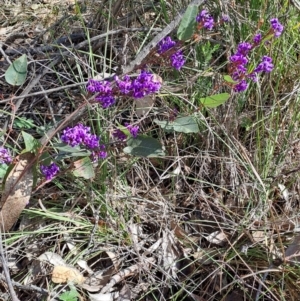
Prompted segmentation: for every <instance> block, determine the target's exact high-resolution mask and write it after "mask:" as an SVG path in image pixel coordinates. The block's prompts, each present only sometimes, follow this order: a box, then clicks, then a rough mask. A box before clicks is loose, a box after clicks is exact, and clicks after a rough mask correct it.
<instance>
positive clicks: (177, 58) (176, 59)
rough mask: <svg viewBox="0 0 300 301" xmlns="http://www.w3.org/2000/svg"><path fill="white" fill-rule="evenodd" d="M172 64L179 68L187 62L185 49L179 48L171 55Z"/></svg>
mask: <svg viewBox="0 0 300 301" xmlns="http://www.w3.org/2000/svg"><path fill="white" fill-rule="evenodd" d="M170 60H171V65H172V67H174V68H175V69H177V70H179V69H181V67H182V66H183V65H184V63H185V59H184V57H183V51H181V50H179V51H177V52H175V53H174V54H172V55H171V57H170Z"/></svg>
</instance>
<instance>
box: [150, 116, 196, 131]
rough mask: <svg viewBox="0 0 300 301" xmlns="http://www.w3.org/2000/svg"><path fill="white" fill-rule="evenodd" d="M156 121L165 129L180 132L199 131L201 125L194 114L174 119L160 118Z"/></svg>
mask: <svg viewBox="0 0 300 301" xmlns="http://www.w3.org/2000/svg"><path fill="white" fill-rule="evenodd" d="M154 122H155V123H156V124H158V125H159V126H160V127H161V128H162V129H164V130H165V131H175V132H179V133H198V132H199V126H198V123H197V121H196V120H195V118H194V117H193V116H186V117H179V118H176V119H175V120H174V121H168V120H167V121H166V120H158V119H155V120H154Z"/></svg>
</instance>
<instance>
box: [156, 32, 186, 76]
mask: <svg viewBox="0 0 300 301" xmlns="http://www.w3.org/2000/svg"><path fill="white" fill-rule="evenodd" d="M174 46H176V42H175V41H173V40H172V39H171V37H169V36H167V37H165V38H164V39H162V40H161V41H160V42H159V43H158V44H157V48H158V49H157V52H158V53H159V54H163V53H165V52H167V51H168V50H169V49H171V48H173V47H174ZM170 62H171V66H172V67H174V68H175V69H177V70H180V69H181V67H182V66H183V65H184V63H185V59H184V56H183V51H182V50H178V51H176V52H175V53H173V54H171V55H170Z"/></svg>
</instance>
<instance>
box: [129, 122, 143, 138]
mask: <svg viewBox="0 0 300 301" xmlns="http://www.w3.org/2000/svg"><path fill="white" fill-rule="evenodd" d="M125 125H126V128H127V130H128V131H129V133H130V135H131V136H132V137H133V138H136V137H137V135H138V133H139V129H140V127H139V126H138V125H130V124H128V123H127V124H125Z"/></svg>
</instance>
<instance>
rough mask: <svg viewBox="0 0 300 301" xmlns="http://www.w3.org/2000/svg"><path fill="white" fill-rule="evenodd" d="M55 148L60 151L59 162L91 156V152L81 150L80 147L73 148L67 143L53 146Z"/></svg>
mask: <svg viewBox="0 0 300 301" xmlns="http://www.w3.org/2000/svg"><path fill="white" fill-rule="evenodd" d="M53 147H54V148H55V149H57V150H59V153H58V156H57V160H62V159H65V158H70V157H87V156H89V155H90V154H91V152H90V151H87V150H85V149H81V148H80V146H79V145H77V146H74V147H72V146H70V145H67V144H65V143H55V144H53Z"/></svg>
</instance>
